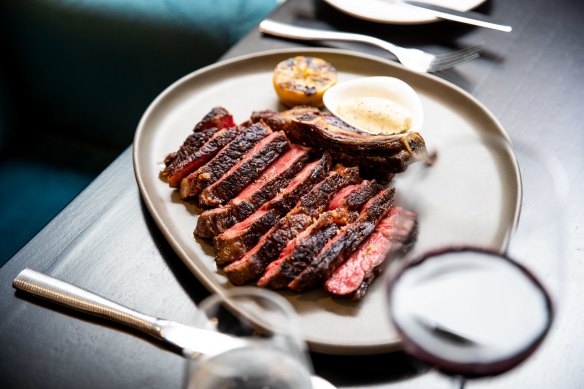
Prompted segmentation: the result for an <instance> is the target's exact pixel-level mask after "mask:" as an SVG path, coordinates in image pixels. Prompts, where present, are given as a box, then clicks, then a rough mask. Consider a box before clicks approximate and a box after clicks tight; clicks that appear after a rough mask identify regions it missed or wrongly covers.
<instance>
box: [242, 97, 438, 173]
mask: <svg viewBox="0 0 584 389" xmlns="http://www.w3.org/2000/svg"><path fill="white" fill-rule="evenodd" d="M251 120H252V121H254V120H265V121H266V123H267V124H268V125H269V126H270V127H271V128H272V129H274V130H275V131H278V130H281V131H284V132H286V135H288V138H289V139H290V140H291V141H292V142H294V143H298V144H301V145H304V146H309V147H315V148H320V149H327V150H330V152H331V154H332V155H333V158H334V160H335V161H338V162H341V163H344V164H346V165H349V166H351V165H355V164H357V165H359V166H362V167H363V168H366V169H375V170H377V171H378V172H380V173H383V174H393V173H399V172H402V171H404V170H405V169H406V167H407V165H408V164H409V163H410V162H412V161H415V160H420V159H424V158H426V154H427V152H426V145H425V142H424V139H423V138H422V136H421V135H420V134H419V133H417V132H406V133H403V134H395V135H372V134H370V133H367V132H364V131H360V130H358V129H356V128H355V127H353V126H350V125H349V124H347V123H345V122H343V121H342V120H341V119H339V118H337V117H336V116H333V115H331V114H329V113H326V112H321V111H319V110H318V109H316V108H312V107H295V108H292V109H290V110H288V111H283V112H279V113H275V112H270V111H263V112H255V113H254V114H252V118H251Z"/></svg>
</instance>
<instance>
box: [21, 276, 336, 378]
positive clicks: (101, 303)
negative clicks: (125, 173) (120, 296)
mask: <svg viewBox="0 0 584 389" xmlns="http://www.w3.org/2000/svg"><path fill="white" fill-rule="evenodd" d="M12 286H13V287H14V288H16V289H19V290H22V291H25V292H28V293H31V294H33V295H35V296H38V297H42V298H44V299H46V300H49V301H52V302H55V303H58V304H61V305H63V306H66V307H68V308H72V309H75V310H78V311H81V312H85V313H89V314H92V315H95V316H99V317H101V318H104V319H108V320H112V321H115V322H117V323H120V324H125V325H127V326H129V327H132V328H134V329H137V330H139V331H142V332H144V333H146V334H148V335H150V336H153V337H154V338H156V339H159V340H162V341H164V342H166V343H168V344H170V345H173V346H175V347H178V348H179V349H180V350H182V353H183V355H184V356H185V357H187V358H196V357H198V356H200V355H205V356H214V355H219V354H221V353H223V352H227V351H230V350H233V349H236V348H239V347H245V346H246V345H247V342H246V341H245V340H244V339H239V338H235V337H232V336H230V335H227V334H223V333H220V332H215V331H212V330H207V329H203V328H197V327H191V326H187V325H184V324H180V323H177V322H174V321H170V320H165V319H158V318H155V317H153V316H149V315H145V314H143V313H140V312H136V311H134V310H132V309H130V308H127V307H124V306H122V305H120V304H117V303H114V302H113V301H110V300H108V299H106V298H104V297H101V296H98V295H96V294H94V293H92V292H89V291H87V290H85V289H81V288H79V287H77V286H74V285H71V284H69V283H67V282H64V281H61V280H58V279H56V278H53V277H50V276H48V275H46V274H43V273H39V272H36V271H34V270H31V269H24V270H23V271H21V272H20V273H19V274H18V275H17V276H16V278H15V279H14V281H13V282H12ZM311 381H312V385H313V387H314V388H315V389H334V386H333V385H332V384H331V383H330V382H328V381H326V380H325V379H323V378H321V377H317V376H312V377H311Z"/></svg>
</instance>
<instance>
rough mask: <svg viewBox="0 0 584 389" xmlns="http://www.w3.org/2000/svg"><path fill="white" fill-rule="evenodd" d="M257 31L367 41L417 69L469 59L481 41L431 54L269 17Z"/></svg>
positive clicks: (435, 68) (434, 69)
mask: <svg viewBox="0 0 584 389" xmlns="http://www.w3.org/2000/svg"><path fill="white" fill-rule="evenodd" d="M259 30H260V31H261V32H263V33H264V34H269V35H273V36H277V37H280V38H287V39H299V40H319V41H320V40H332V41H345V42H360V43H367V44H370V45H373V46H377V47H380V48H382V49H384V50H387V51H389V52H390V53H391V54H393V55H395V56H396V57H397V59H398V60H399V62H401V63H402V65H404V66H405V67H407V68H409V69H412V70H415V71H417V72H438V71H441V70H445V69H448V68H451V67H453V66H455V65H458V64H461V63H464V62H468V61H471V60H473V59H475V58H477V57H478V56H479V52H480V51H481V49H482V44H477V45H473V46H469V47H466V48H464V49H462V50H458V51H453V52H450V53H447V54H438V55H434V54H430V53H427V52H425V51H422V50H418V49H407V48H404V47H400V46H396V45H394V44H393V43H389V42H387V41H384V40H381V39H378V38H375V37H372V36H368V35H362V34H354V33H349V32H337V31H326V30H318V29H314V28H305V27H297V26H292V25H290V24H285V23H280V22H275V21H273V20H269V19H266V20H263V21H262V22H261V23H260V25H259Z"/></svg>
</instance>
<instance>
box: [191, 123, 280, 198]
mask: <svg viewBox="0 0 584 389" xmlns="http://www.w3.org/2000/svg"><path fill="white" fill-rule="evenodd" d="M271 132H272V130H270V128H269V127H268V126H266V125H265V124H263V122H259V123H256V124H254V125H251V126H250V127H249V128H247V129H246V130H245V131H242V132H241V133H240V134H239V135H237V136H236V137H235V138H234V139H233V140H232V141H231V142H229V144H228V145H226V146H225V147H224V148H223V149H222V150H221V151H220V152H219V153H218V154H217V155H216V156H215V157H213V159H211V160H210V161H209V162H207V163H206V164H205V165H203V166H201V167H200V168H199V169H197V170H196V171H194V172H193V173H191V174H189V175H188V176H186V177H185V178H183V179H182V181H181V182H180V197H181V199H186V198H189V197H193V196H196V195H198V194H199V193H200V192H201V191H202V190H203V189H205V188H206V187H207V186H209V185H211V184H213V183H214V182H216V181H217V180H218V179H219V178H221V176H223V175H224V174H225V173H227V171H228V170H229V169H231V168H232V167H233V165H235V164H236V163H237V162H238V161H239V160H240V159H241V158H243V156H244V155H245V153H247V152H248V151H249V150H250V149H251V148H252V147H253V146H255V145H256V144H257V143H258V142H259V141H260V140H262V139H263V138H265V137H266V136H268V135H269V134H270V133H271Z"/></svg>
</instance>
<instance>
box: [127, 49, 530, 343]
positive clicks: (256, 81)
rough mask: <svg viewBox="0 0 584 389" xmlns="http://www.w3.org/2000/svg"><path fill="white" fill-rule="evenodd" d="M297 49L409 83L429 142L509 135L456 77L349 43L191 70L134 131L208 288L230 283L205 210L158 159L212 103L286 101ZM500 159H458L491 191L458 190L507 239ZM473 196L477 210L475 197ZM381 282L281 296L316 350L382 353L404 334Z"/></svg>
mask: <svg viewBox="0 0 584 389" xmlns="http://www.w3.org/2000/svg"><path fill="white" fill-rule="evenodd" d="M300 54H308V55H314V56H318V57H322V58H324V59H325V60H327V61H329V62H331V63H332V64H334V65H335V66H336V68H337V70H338V78H339V82H342V81H345V80H350V79H352V78H355V77H363V76H379V75H385V76H393V77H398V78H401V79H402V80H404V81H406V82H408V83H409V84H410V85H411V86H412V87H413V88H414V89H415V90H416V91H417V92H418V93H419V94H420V96H421V99H422V103H423V107H424V110H425V115H426V118H425V125H424V128H425V130H423V131H422V134H423V135H424V137H425V139H426V142H427V143H428V144H434V143H437V142H440V140H441V139H443V138H444V137H445V136H449V135H453V134H459V133H466V134H475V135H480V134H498V135H501V134H502V135H504V136H506V134H505V132H504V130H503V129H502V128H501V126H500V125H499V123H498V122H497V120H496V119H495V118H494V117H493V116H492V115H491V114H490V113H489V112H488V111H487V109H486V108H485V107H484V106H482V105H481V104H480V103H479V102H478V101H476V100H475V99H474V98H472V97H471V96H470V95H468V94H467V93H465V92H464V91H462V90H461V89H459V88H457V87H456V86H453V85H451V84H449V83H447V82H445V81H443V80H441V79H439V78H437V77H434V76H428V75H424V74H419V73H413V72H411V71H409V70H406V69H405V68H403V67H401V66H400V65H396V64H394V63H392V62H390V61H386V60H383V59H379V58H377V57H373V56H368V55H362V54H361V55H359V54H355V53H352V52H348V51H340V50H333V49H328V50H326V49H312V50H311V49H304V50H302V51H297V50H284V51H272V52H266V53H260V54H257V55H253V56H247V57H242V58H237V59H234V60H229V61H226V62H221V63H217V64H215V65H212V66H209V67H207V68H204V69H201V70H198V71H196V72H194V73H191V74H189V75H187V76H186V77H184V78H182V79H180V80H178V81H177V82H175V83H174V84H173V85H171V86H170V87H168V88H167V89H166V90H165V91H164V92H162V93H161V94H160V96H158V97H157V98H156V100H154V102H153V103H152V104H151V105H150V107H148V109H147V111H146V112H145V113H144V116H143V117H142V120H141V121H140V124H139V126H138V130H137V132H136V136H135V140H134V150H133V151H134V154H133V157H134V168H135V174H136V178H137V181H138V185H139V187H140V191H141V194H142V197H143V199H144V201H145V203H146V205H147V207H148V209H149V211H150V213H151V214H152V217H153V218H154V220H155V221H156V223H157V224H158V227H159V228H160V229H161V231H162V232H163V234H164V235H165V237H166V239H168V241H169V242H170V244H171V245H172V247H173V248H174V250H175V251H176V252H177V254H178V255H179V256H180V258H181V259H182V260H183V261H184V263H185V264H186V265H187V266H188V268H189V269H190V270H191V271H192V272H193V273H194V275H195V276H196V277H197V278H198V279H199V280H200V281H201V282H202V283H203V284H204V285H205V286H206V287H207V288H208V289H209V290H210V291H211V292H216V293H222V292H223V291H225V290H226V289H228V288H231V287H232V286H231V285H230V284H229V282H228V281H227V279H226V278H225V277H224V276H223V275H222V274H221V272H220V271H218V270H217V268H216V267H215V265H214V261H213V249H212V247H211V246H210V245H208V244H207V243H205V242H204V241H200V240H195V239H194V238H193V230H194V228H195V225H196V222H197V214H198V212H199V211H198V210H197V209H196V208H195V207H194V206H192V205H190V204H187V203H184V202H181V201H180V200H179V198H178V195H177V193H176V191H174V190H172V189H170V188H169V187H168V185H167V184H166V183H165V182H163V181H162V180H161V179H160V178H159V176H158V173H159V171H160V170H161V166H162V165H161V163H162V160H163V159H164V157H165V156H166V155H167V154H168V153H169V152H171V151H174V150H176V149H177V148H178V147H179V146H180V145H181V144H182V142H183V140H184V139H185V138H186V136H187V135H188V134H189V133H190V132H191V131H192V128H193V126H194V124H195V123H196V122H197V121H198V120H200V119H201V118H202V116H203V115H205V114H206V113H207V112H208V111H209V110H210V109H211V108H212V107H214V106H219V105H220V106H223V107H225V108H227V109H228V110H229V111H230V112H231V113H232V114H233V115H234V117H235V119H236V121H238V122H242V121H244V120H246V119H247V118H248V117H249V115H250V114H251V112H252V111H254V110H263V109H274V110H281V109H284V108H283V107H282V106H280V105H279V103H278V100H277V98H276V95H275V93H274V90H273V87H272V81H271V76H272V70H273V68H274V66H275V65H276V64H277V63H278V62H280V61H281V60H284V59H286V58H288V57H291V56H294V55H300ZM511 156H512V154H511ZM501 164H502V165H501ZM499 165H500V167H502V168H497V169H494V168H492V167H485V166H483V165H482V163H481V162H480V161H479V160H476V159H475V158H474V157H473V156H469V157H468V158H467V159H466V160H464V161H461V164H460V167H461V169H474V170H473V171H476V177H477V179H476V181H477V182H469V183H468V185H477V184H481V185H485V186H486V187H488V188H489V191H488V193H485V198H484V199H472V201H471V199H467V198H465V196H464V193H453V196H457V197H459V198H460V199H459V203H460V206H461V209H462V211H472V212H481V213H483V212H484V213H488V214H489V215H492V220H493V223H492V224H493V225H492V228H490V229H489V230H488V231H485V230H483V231H475V232H476V233H479V234H481V236H483V237H484V238H485V239H486V240H489V241H493V242H495V243H497V244H500V245H501V246H504V244H505V237H506V234H507V232H508V229H509V227H510V226H512V225H513V224H514V222H515V219H516V217H517V210H518V204H519V185H518V173H517V168H516V165H515V162H514V159H513V158H512V157H509V158H508V159H506V160H503V161H501V163H500V164H499ZM477 200H480V204H481V206H480V207H479V209H475V208H477V207H476V206H475V205H474V204H475V201H477ZM465 207H466V208H465ZM469 208H473V209H469ZM442 211H443V212H448V211H449V210H442ZM423 228H424V229H425V230H426V231H427V233H426V234H425V235H426V236H432V231H435V230H439V229H440V228H443V226H432V225H425V226H423ZM420 243H423V242H420ZM426 243H429V242H426ZM377 281H379V280H377ZM380 284H381V283H380V282H375V283H374V285H373V287H372V289H371V290H370V291H369V293H368V294H367V295H366V296H365V298H364V299H363V300H362V301H361V302H359V303H352V302H348V301H345V300H342V299H337V298H332V297H330V296H329V295H327V294H326V293H325V292H323V291H314V292H311V293H306V294H302V295H293V294H287V293H284V295H285V296H286V298H287V299H288V300H289V301H290V302H291V303H292V305H293V306H294V307H295V309H296V311H297V312H298V313H299V315H300V317H301V323H302V327H303V328H302V331H303V333H304V335H305V337H306V339H307V341H308V344H309V346H310V348H311V349H313V350H315V351H320V352H325V353H337V354H341V353H343V354H357V353H376V352H385V351H392V350H395V349H397V348H399V347H400V340H399V338H398V336H397V334H396V332H395V331H394V329H393V328H391V326H390V324H389V320H388V317H387V314H386V309H385V303H384V299H383V292H382V288H381V287H380V286H381V285H380Z"/></svg>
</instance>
